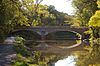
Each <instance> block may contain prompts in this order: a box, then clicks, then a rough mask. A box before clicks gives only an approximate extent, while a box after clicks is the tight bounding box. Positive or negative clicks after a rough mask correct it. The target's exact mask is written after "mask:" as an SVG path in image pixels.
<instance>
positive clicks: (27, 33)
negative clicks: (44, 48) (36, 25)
mask: <svg viewBox="0 0 100 66" xmlns="http://www.w3.org/2000/svg"><path fill="white" fill-rule="evenodd" d="M11 36H14V37H16V36H20V37H23V38H25V39H26V40H38V39H41V35H39V34H38V33H37V32H35V31H32V30H16V31H11V32H10V33H9V34H8V37H11Z"/></svg>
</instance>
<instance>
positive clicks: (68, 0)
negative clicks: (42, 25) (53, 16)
mask: <svg viewBox="0 0 100 66" xmlns="http://www.w3.org/2000/svg"><path fill="white" fill-rule="evenodd" d="M41 4H44V5H48V6H49V5H54V6H55V9H57V10H58V11H60V12H64V13H68V14H69V15H71V14H73V11H74V8H73V7H72V5H71V4H72V0H43V1H42V2H41Z"/></svg>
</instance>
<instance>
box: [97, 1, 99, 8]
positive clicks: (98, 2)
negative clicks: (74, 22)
mask: <svg viewBox="0 0 100 66" xmlns="http://www.w3.org/2000/svg"><path fill="white" fill-rule="evenodd" d="M97 4H98V8H100V0H98V1H97Z"/></svg>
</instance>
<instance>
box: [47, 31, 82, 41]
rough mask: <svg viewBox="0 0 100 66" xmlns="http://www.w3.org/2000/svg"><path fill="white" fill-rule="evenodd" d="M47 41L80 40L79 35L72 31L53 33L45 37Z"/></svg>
mask: <svg viewBox="0 0 100 66" xmlns="http://www.w3.org/2000/svg"><path fill="white" fill-rule="evenodd" d="M46 39H47V40H68V39H72V40H73V39H81V35H80V34H79V33H77V32H73V31H54V32H51V33H48V34H47V35H46Z"/></svg>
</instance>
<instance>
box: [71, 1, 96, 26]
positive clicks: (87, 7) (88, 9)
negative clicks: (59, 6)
mask: <svg viewBox="0 0 100 66" xmlns="http://www.w3.org/2000/svg"><path fill="white" fill-rule="evenodd" d="M96 2H97V0H80V1H79V0H73V7H74V8H75V9H76V15H77V17H78V20H80V22H81V26H87V24H88V21H89V19H90V17H91V16H92V15H93V14H94V13H95V11H96V10H98V8H97V4H96Z"/></svg>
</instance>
